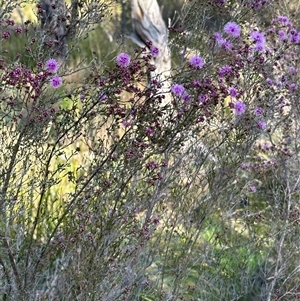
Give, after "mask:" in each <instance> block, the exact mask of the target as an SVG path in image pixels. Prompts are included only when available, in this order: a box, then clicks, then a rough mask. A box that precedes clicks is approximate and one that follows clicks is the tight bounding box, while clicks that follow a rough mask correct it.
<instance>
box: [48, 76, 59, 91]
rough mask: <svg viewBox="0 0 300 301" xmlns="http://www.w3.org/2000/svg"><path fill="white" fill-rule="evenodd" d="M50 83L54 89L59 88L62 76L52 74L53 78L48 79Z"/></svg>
mask: <svg viewBox="0 0 300 301" xmlns="http://www.w3.org/2000/svg"><path fill="white" fill-rule="evenodd" d="M50 85H51V86H52V87H53V88H54V89H57V88H59V87H60V86H61V85H62V78H61V77H59V76H54V77H53V78H51V79H50Z"/></svg>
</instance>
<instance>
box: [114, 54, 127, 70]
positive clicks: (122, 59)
mask: <svg viewBox="0 0 300 301" xmlns="http://www.w3.org/2000/svg"><path fill="white" fill-rule="evenodd" d="M116 63H117V65H118V66H119V67H128V66H129V64H130V56H129V55H128V54H127V53H123V52H122V53H120V54H119V55H118V56H117V59H116Z"/></svg>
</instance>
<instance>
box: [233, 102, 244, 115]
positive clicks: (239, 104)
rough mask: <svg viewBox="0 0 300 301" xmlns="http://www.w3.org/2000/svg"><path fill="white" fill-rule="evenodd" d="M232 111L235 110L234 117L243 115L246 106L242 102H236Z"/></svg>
mask: <svg viewBox="0 0 300 301" xmlns="http://www.w3.org/2000/svg"><path fill="white" fill-rule="evenodd" d="M234 109H235V114H236V115H242V114H244V112H245V110H246V106H245V104H244V103H243V102H242V101H237V102H236V103H235V104H234Z"/></svg>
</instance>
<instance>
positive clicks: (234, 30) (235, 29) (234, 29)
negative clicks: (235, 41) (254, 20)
mask: <svg viewBox="0 0 300 301" xmlns="http://www.w3.org/2000/svg"><path fill="white" fill-rule="evenodd" d="M224 31H225V32H226V33H227V34H228V35H230V36H232V37H234V38H238V37H239V36H240V34H241V28H240V27H239V26H238V25H237V24H236V23H235V22H228V23H227V24H226V25H225V26H224Z"/></svg>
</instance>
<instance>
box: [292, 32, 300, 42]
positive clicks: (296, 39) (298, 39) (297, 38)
mask: <svg viewBox="0 0 300 301" xmlns="http://www.w3.org/2000/svg"><path fill="white" fill-rule="evenodd" d="M290 41H291V42H292V43H295V44H297V43H299V42H300V31H299V32H298V33H297V34H290Z"/></svg>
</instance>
